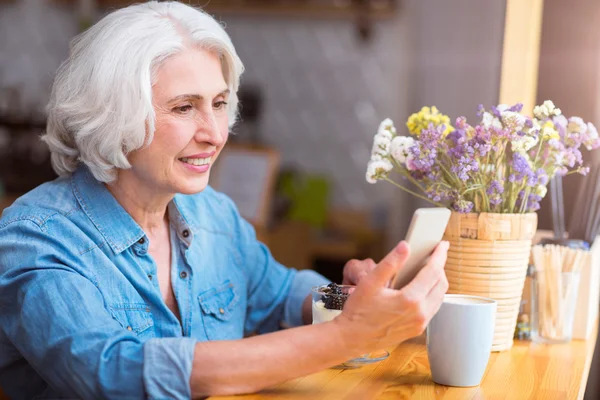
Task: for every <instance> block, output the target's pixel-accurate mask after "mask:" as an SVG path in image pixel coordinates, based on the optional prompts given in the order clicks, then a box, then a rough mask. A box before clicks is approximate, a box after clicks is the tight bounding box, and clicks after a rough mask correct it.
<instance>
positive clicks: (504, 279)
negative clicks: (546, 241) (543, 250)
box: [444, 212, 537, 351]
mask: <svg viewBox="0 0 600 400" xmlns="http://www.w3.org/2000/svg"><path fill="white" fill-rule="evenodd" d="M536 229H537V214H535V213H528V214H493V213H480V214H476V213H469V214H460V213H455V212H453V213H452V216H451V217H450V221H449V222H448V227H447V228H446V232H445V234H444V240H447V241H449V242H450V249H449V250H448V261H447V262H446V267H445V269H446V276H447V277H448V282H449V284H450V288H449V290H448V293H453V294H469V295H475V296H483V297H489V298H492V299H494V300H496V301H497V302H498V311H497V314H496V326H495V328H494V341H493V344H492V351H503V350H508V349H510V348H511V347H512V345H513V335H514V332H515V326H516V323H517V317H518V314H519V306H520V304H521V295H522V293H523V285H524V283H525V276H526V274H527V265H528V263H529V255H530V253H531V241H532V239H533V236H534V234H535V232H536Z"/></svg>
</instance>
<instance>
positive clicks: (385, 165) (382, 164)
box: [366, 160, 394, 183]
mask: <svg viewBox="0 0 600 400" xmlns="http://www.w3.org/2000/svg"><path fill="white" fill-rule="evenodd" d="M393 168H394V166H393V165H392V163H391V162H389V160H378V161H371V162H369V164H368V165H367V176H366V178H367V182H369V183H375V182H377V180H378V179H381V178H384V177H386V176H387V174H388V172H390V171H391V170H392V169H393Z"/></svg>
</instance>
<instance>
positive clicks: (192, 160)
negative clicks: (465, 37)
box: [179, 157, 212, 167]
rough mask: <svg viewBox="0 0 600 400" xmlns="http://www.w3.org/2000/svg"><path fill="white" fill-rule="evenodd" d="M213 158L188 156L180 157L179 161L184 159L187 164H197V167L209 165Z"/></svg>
mask: <svg viewBox="0 0 600 400" xmlns="http://www.w3.org/2000/svg"><path fill="white" fill-rule="evenodd" d="M211 159H212V157H207V158H187V157H183V158H180V159H179V161H182V162H184V163H186V164H190V165H195V166H197V167H199V166H202V165H208V164H210V160H211Z"/></svg>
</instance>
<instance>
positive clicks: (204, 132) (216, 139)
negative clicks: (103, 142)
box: [195, 112, 225, 146]
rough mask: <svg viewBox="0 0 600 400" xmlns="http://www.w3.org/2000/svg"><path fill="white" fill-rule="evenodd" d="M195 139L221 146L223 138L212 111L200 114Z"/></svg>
mask: <svg viewBox="0 0 600 400" xmlns="http://www.w3.org/2000/svg"><path fill="white" fill-rule="evenodd" d="M195 138H196V140H197V141H199V142H210V143H211V144H213V145H214V146H221V145H222V144H223V142H224V140H225V138H224V137H223V135H222V134H221V127H220V126H219V122H218V120H217V118H216V116H215V114H214V113H213V112H206V113H203V114H202V117H201V118H200V121H199V122H198V127H197V131H196V137H195Z"/></svg>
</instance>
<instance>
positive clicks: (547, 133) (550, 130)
mask: <svg viewBox="0 0 600 400" xmlns="http://www.w3.org/2000/svg"><path fill="white" fill-rule="evenodd" d="M542 137H543V138H544V139H547V140H550V139H560V135H559V134H558V131H557V130H556V127H555V126H554V123H553V122H552V121H551V120H548V121H546V123H545V124H544V125H542Z"/></svg>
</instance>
